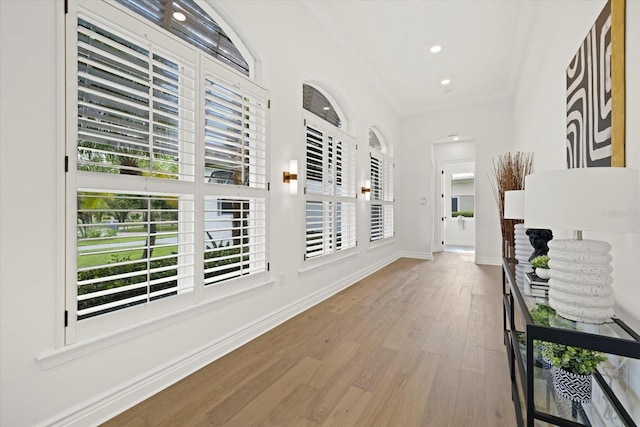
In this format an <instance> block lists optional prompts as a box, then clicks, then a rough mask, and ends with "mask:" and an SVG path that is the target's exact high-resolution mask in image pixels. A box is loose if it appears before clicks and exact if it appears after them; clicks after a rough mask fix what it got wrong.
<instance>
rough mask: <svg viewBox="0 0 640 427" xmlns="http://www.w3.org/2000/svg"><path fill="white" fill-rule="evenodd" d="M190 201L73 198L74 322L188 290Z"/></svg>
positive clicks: (172, 197)
mask: <svg viewBox="0 0 640 427" xmlns="http://www.w3.org/2000/svg"><path fill="white" fill-rule="evenodd" d="M193 224H194V200H193V196H187V195H180V196H175V195H154V196H150V195H144V194H117V193H97V192H88V191H86V192H79V193H78V227H77V233H78V238H79V240H78V248H77V254H78V273H77V281H78V319H79V320H81V319H86V318H89V317H93V316H96V315H99V314H103V313H108V312H111V311H115V310H119V309H122V308H126V307H131V306H133V305H138V304H143V303H146V302H149V301H153V300H155V299H159V298H163V297H166V296H170V295H177V294H178V293H182V292H187V291H191V290H192V289H193V286H194V281H193V279H194V239H193V232H192V231H193Z"/></svg>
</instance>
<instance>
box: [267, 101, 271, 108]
mask: <svg viewBox="0 0 640 427" xmlns="http://www.w3.org/2000/svg"><path fill="white" fill-rule="evenodd" d="M267 109H271V100H270V99H269V100H267Z"/></svg>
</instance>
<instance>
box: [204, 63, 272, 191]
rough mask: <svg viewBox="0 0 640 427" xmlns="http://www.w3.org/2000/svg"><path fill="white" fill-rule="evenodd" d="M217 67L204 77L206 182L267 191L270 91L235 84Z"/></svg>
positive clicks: (245, 83)
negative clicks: (267, 93)
mask: <svg viewBox="0 0 640 427" xmlns="http://www.w3.org/2000/svg"><path fill="white" fill-rule="evenodd" d="M214 65H215V64H213V63H212V64H208V67H207V71H206V73H205V77H204V88H205V91H204V96H205V101H204V102H205V106H204V109H205V110H204V112H205V137H204V141H205V182H207V183H212V184H231V185H241V186H248V187H254V188H265V187H266V182H267V179H266V170H267V166H266V158H267V153H266V122H267V95H266V91H265V90H264V89H262V88H260V87H258V86H253V85H250V84H249V82H243V84H242V85H238V84H237V83H233V82H232V81H230V80H227V79H225V78H223V77H221V76H220V73H221V71H222V70H220V69H218V70H216V72H212V71H211V70H210V68H212V67H213V66H214Z"/></svg>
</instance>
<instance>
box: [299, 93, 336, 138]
mask: <svg viewBox="0 0 640 427" xmlns="http://www.w3.org/2000/svg"><path fill="white" fill-rule="evenodd" d="M302 108H304V109H305V110H307V111H309V112H310V113H313V114H315V115H316V116H318V117H320V118H321V119H323V120H325V121H327V122H329V123H331V124H332V125H334V126H335V127H337V128H338V129H342V126H343V124H344V121H343V120H342V119H341V118H340V114H339V113H338V110H337V109H336V107H335V106H334V105H333V104H332V103H331V101H329V99H327V97H326V96H325V95H324V94H323V93H322V92H320V90H318V89H317V88H315V87H313V86H311V85H307V84H303V85H302Z"/></svg>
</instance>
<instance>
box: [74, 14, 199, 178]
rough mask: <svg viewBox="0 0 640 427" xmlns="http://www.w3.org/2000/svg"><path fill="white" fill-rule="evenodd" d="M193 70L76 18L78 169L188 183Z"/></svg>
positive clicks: (192, 129)
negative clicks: (185, 181)
mask: <svg viewBox="0 0 640 427" xmlns="http://www.w3.org/2000/svg"><path fill="white" fill-rule="evenodd" d="M194 99H195V68H194V64H193V63H192V62H190V61H189V60H186V59H183V58H180V57H178V56H176V55H175V54H173V53H171V54H170V53H168V52H165V51H163V49H161V48H160V47H158V46H155V45H149V43H148V42H145V41H144V40H137V39H135V38H133V37H131V36H129V35H125V34H123V33H119V32H118V31H117V30H114V29H107V28H105V27H103V26H101V25H97V24H93V23H91V22H90V20H89V18H85V17H82V16H81V17H80V18H79V19H78V170H82V171H94V172H106V173H113V174H127V175H145V176H153V177H159V178H168V179H180V180H187V181H193V179H194V159H195V157H194V153H195V147H194V145H195V101H194Z"/></svg>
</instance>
